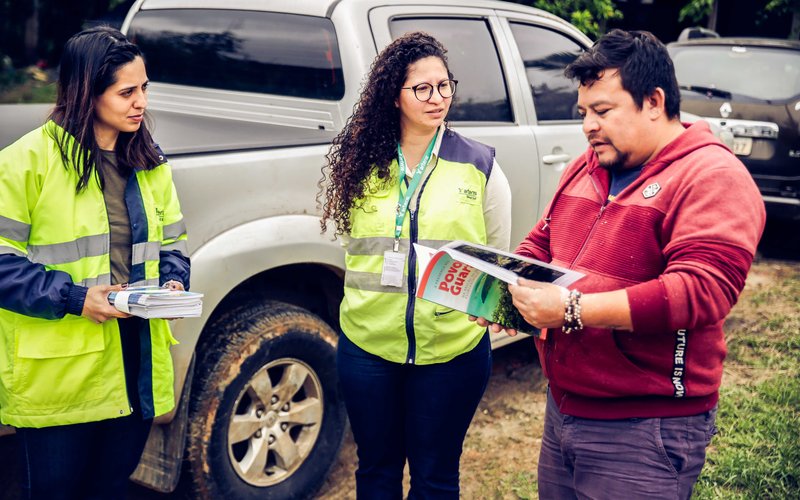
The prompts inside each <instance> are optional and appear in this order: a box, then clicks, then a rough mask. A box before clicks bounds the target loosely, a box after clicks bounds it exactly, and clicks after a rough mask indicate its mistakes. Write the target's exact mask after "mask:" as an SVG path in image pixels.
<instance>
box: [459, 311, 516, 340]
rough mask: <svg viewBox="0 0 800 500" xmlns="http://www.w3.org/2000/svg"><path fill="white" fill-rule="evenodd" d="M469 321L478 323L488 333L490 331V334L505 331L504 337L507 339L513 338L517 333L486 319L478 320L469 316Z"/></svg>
mask: <svg viewBox="0 0 800 500" xmlns="http://www.w3.org/2000/svg"><path fill="white" fill-rule="evenodd" d="M469 320H470V321H474V322H476V323H478V324H479V325H480V326H482V327H484V328H488V329H489V331H491V332H492V333H500V332H502V331H503V330H505V332H506V335H508V336H509V337H513V336H515V335H516V334H517V331H516V330H514V329H513V328H506V327H504V326H503V325H499V324H497V323H492V322H491V321H489V320H488V319H486V318H478V317H477V316H472V315H469Z"/></svg>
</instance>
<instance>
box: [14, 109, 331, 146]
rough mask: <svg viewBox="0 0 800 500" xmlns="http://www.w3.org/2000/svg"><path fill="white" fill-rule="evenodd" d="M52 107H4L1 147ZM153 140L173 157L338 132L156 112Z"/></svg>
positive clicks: (307, 140)
mask: <svg viewBox="0 0 800 500" xmlns="http://www.w3.org/2000/svg"><path fill="white" fill-rule="evenodd" d="M51 107H52V105H51V104H2V105H0V148H3V147H5V146H7V145H9V144H11V143H12V142H14V141H15V140H17V139H18V138H20V137H21V136H23V135H24V134H26V133H27V132H29V131H31V130H33V129H34V128H36V127H38V126H39V125H41V124H42V123H44V120H45V119H46V118H47V115H48V114H49V112H50V109H51ZM150 114H151V116H152V118H153V122H154V124H153V129H152V130H151V132H152V133H153V137H154V138H155V140H156V142H157V143H158V144H159V146H161V149H162V150H163V151H164V153H166V155H167V156H168V157H169V156H175V155H188V154H196V153H212V152H214V153H216V152H222V151H246V150H252V149H272V148H278V147H292V146H304V145H308V144H328V143H330V142H331V140H332V139H333V138H334V137H335V135H336V133H335V132H332V131H329V130H317V129H309V128H300V127H290V126H286V125H271V124H265V123H254V122H245V121H241V120H227V119H223V118H216V117H211V116H197V115H187V114H182V113H176V112H172V111H153V112H151V113H150Z"/></svg>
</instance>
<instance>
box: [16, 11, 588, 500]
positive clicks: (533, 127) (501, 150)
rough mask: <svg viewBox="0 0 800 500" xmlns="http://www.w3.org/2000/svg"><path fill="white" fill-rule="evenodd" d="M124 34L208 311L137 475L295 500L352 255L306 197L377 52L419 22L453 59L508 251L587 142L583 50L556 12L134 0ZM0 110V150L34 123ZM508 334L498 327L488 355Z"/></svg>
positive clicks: (315, 460) (459, 115)
mask: <svg viewBox="0 0 800 500" xmlns="http://www.w3.org/2000/svg"><path fill="white" fill-rule="evenodd" d="M122 29H123V31H125V32H126V33H127V34H128V36H129V37H130V38H131V39H132V40H133V41H134V42H135V43H137V44H138V45H139V46H140V47H141V48H142V50H143V52H144V54H145V57H146V60H147V71H148V76H149V77H150V80H151V82H152V85H151V87H150V94H149V100H150V101H149V108H150V110H151V111H152V112H153V113H152V114H153V116H154V119H155V128H154V136H155V137H156V140H157V141H158V142H159V144H160V145H161V147H162V149H163V150H164V151H165V153H166V154H167V157H168V159H169V161H170V163H171V165H172V167H173V170H174V178H175V183H176V185H177V189H178V192H179V196H180V200H181V204H182V208H183V212H184V215H185V220H186V224H187V227H188V231H189V250H190V252H191V259H192V287H193V289H195V290H197V291H201V292H203V293H204V294H205V299H204V314H203V316H202V317H201V318H197V319H184V320H180V321H176V322H174V323H173V325H172V326H173V330H174V335H175V337H176V338H178V339H179V340H180V345H178V346H176V347H175V348H173V357H174V360H175V375H176V377H175V388H176V391H175V392H176V395H177V397H178V398H179V405H178V407H177V409H176V410H175V411H174V412H173V413H172V414H170V415H168V416H166V417H162V418H161V419H159V421H158V424H159V425H156V426H155V427H154V430H153V432H152V433H151V435H150V440H149V442H148V445H147V449H146V451H145V454H144V456H143V458H142V461H141V463H140V465H139V468H138V469H137V471H136V473H135V474H134V477H133V478H134V480H135V481H137V482H139V483H142V484H145V485H147V486H149V487H151V488H153V489H155V490H159V491H163V492H168V491H172V490H173V489H175V487H176V485H177V482H178V478H179V475H180V474H179V472H180V469H181V465H182V463H183V459H184V458H185V459H186V462H185V463H184V465H185V466H186V467H188V471H187V472H188V474H187V476H188V477H190V478H191V482H192V483H193V484H192V488H193V490H194V493H195V495H196V496H197V497H201V498H225V497H228V498H239V499H244V498H304V497H307V496H309V495H312V494H313V493H314V492H315V491H316V490H317V489H318V488H319V486H320V485H321V484H322V481H323V480H324V478H325V475H326V473H327V471H328V469H329V468H330V466H331V464H332V463H333V461H334V460H335V458H336V455H337V453H338V449H339V446H340V444H341V440H342V436H343V433H344V429H345V425H346V416H345V412H344V408H343V404H342V401H341V399H340V397H339V394H338V388H337V385H338V383H337V378H336V371H335V366H334V362H335V348H334V346H335V344H336V340H337V332H338V320H337V318H338V307H339V302H340V300H341V297H342V279H343V276H344V270H343V266H344V252H343V249H342V248H341V245H340V243H339V241H336V240H333V239H332V238H331V236H330V235H324V234H320V229H319V216H318V211H317V206H316V200H315V196H316V193H317V182H318V180H319V179H320V177H321V174H320V169H321V167H322V166H323V164H324V155H325V153H326V152H327V151H328V148H329V145H330V141H331V139H332V138H333V137H334V136H335V134H336V133H337V131H338V130H340V129H341V127H342V126H343V124H344V123H345V121H346V119H347V118H348V116H349V115H350V114H351V112H352V109H353V105H354V104H355V102H356V99H357V98H358V95H359V91H360V89H361V85H362V82H363V81H364V76H365V74H366V73H367V71H368V69H369V66H370V63H371V62H372V60H373V59H374V57H375V56H376V54H377V53H378V51H379V50H380V49H381V48H383V47H384V46H386V45H387V44H388V43H389V42H390V41H391V40H392V39H393V38H394V37H397V36H399V35H400V34H403V33H405V32H408V31H415V30H424V31H427V32H429V33H431V34H433V35H434V36H436V37H437V38H438V39H439V40H440V41H442V42H443V43H444V45H445V46H446V47H447V48H448V49H449V53H448V57H449V62H450V67H451V69H452V71H453V73H454V74H455V75H456V78H458V80H459V93H458V96H457V99H456V101H455V103H454V105H453V108H452V110H451V112H450V116H449V119H450V122H451V124H452V126H453V127H454V128H456V129H457V130H458V131H459V132H461V133H462V134H464V135H466V136H469V137H472V138H474V139H477V140H479V141H481V142H484V143H487V144H490V145H492V146H494V147H495V148H496V149H497V159H498V162H499V163H500V165H501V166H502V168H503V171H504V172H505V174H506V175H507V177H508V179H509V182H510V184H511V189H512V195H513V232H512V244H516V242H518V241H519V240H521V239H522V238H523V236H524V235H525V234H526V233H527V231H528V230H529V229H530V228H531V227H532V225H533V224H534V223H535V221H536V220H537V218H538V217H539V215H540V214H541V212H542V211H543V209H544V205H545V204H546V203H547V201H548V200H549V198H550V196H551V194H552V192H553V191H554V188H555V186H556V183H557V182H558V179H559V176H560V175H561V172H562V170H563V169H564V168H565V166H566V165H567V163H568V162H569V161H570V160H572V159H573V158H575V157H576V156H578V155H579V154H580V153H581V152H582V151H583V150H584V148H585V147H586V141H585V139H584V136H583V134H582V133H581V122H580V119H579V117H578V115H577V114H576V109H575V103H576V99H577V91H576V87H575V85H574V84H573V83H572V82H570V81H568V80H566V79H565V78H564V76H563V74H562V71H563V68H564V66H565V65H566V64H567V63H569V62H570V61H572V60H573V59H574V58H575V57H576V56H577V55H578V54H580V52H581V51H583V50H584V49H585V48H586V47H587V46H588V45H589V44H590V43H591V42H590V40H589V39H588V38H587V37H586V36H585V35H583V34H582V33H581V32H579V31H578V30H577V29H575V28H574V27H572V26H571V25H569V24H568V23H566V22H564V21H563V20H561V19H559V18H557V17H555V16H553V15H550V14H548V13H545V12H543V11H540V10H536V9H532V8H527V7H522V6H519V5H515V4H512V3H506V2H496V1H467V0H426V1H425V2H420V1H419V0H393V1H388V0H294V1H291V2H287V1H279V0H275V1H272V0H195V1H189V0H139V1H137V2H136V3H135V4H134V6H133V7H132V9H131V11H130V13H129V14H128V16H127V18H126V20H125V22H124V25H123V28H122ZM36 109H38V111H37V112H36V113H28V115H27V116H28V120H27V122H26V120H24V119H21V118H20V119H17V118H15V117H14V115H13V113H18V112H19V110H18V109H12V108H10V107H9V108H5V107H0V113H1V114H0V116H1V117H2V118H0V124H1V127H0V147H2V146H4V145H6V144H8V142H10V141H11V140H12V139H13V138H15V137H18V136H20V135H22V133H23V132H25V131H27V130H30V129H32V128H33V127H34V126H36V123H35V122H34V121H32V120H31V119H30V118H31V117H35V119H36V121H38V122H39V123H41V120H42V119H43V118H44V116H45V114H46V112H45V111H44V110H43V109H41V108H36ZM509 339H510V338H508V337H505V336H502V335H501V336H496V337H495V338H494V339H493V340H494V345H495V346H497V345H500V344H501V343H503V342H508V341H509Z"/></svg>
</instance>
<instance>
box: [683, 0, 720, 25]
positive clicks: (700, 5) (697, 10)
mask: <svg viewBox="0 0 800 500" xmlns="http://www.w3.org/2000/svg"><path fill="white" fill-rule="evenodd" d="M713 3H714V0H690V1H689V3H687V4H686V5H685V6H684V7H683V8H682V9H681V10H680V12H679V13H678V21H679V22H681V23H682V22H684V21H686V20H687V19H688V20H691V21H692V22H693V23H696V24H699V23H700V22H701V21H703V20H704V19H706V18H707V17H708V15H709V14H710V13H711V7H712V5H713Z"/></svg>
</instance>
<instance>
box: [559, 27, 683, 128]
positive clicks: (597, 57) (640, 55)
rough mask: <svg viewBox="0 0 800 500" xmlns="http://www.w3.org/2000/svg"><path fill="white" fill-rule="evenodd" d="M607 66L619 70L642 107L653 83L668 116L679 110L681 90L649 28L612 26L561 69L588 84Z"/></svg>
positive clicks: (661, 45)
mask: <svg viewBox="0 0 800 500" xmlns="http://www.w3.org/2000/svg"><path fill="white" fill-rule="evenodd" d="M608 69H617V70H619V75H620V78H621V80H622V88H624V89H625V90H626V91H627V92H628V93H629V94H631V96H632V97H633V101H634V102H635V103H636V105H637V106H638V107H639V109H642V105H643V103H644V98H645V97H646V96H649V95H651V94H652V93H653V92H654V91H655V90H656V87H661V89H662V90H663V91H664V96H665V102H664V107H665V108H666V112H667V116H668V117H669V118H677V117H678V116H679V114H680V107H681V93H680V89H679V88H678V79H677V78H676V77H675V67H674V66H673V64H672V59H671V58H670V57H669V53H668V52H667V48H666V47H665V46H664V44H663V43H661V41H659V39H658V38H656V37H655V36H654V35H653V34H652V33H650V32H649V31H624V30H619V29H615V30H612V31H610V32H608V33H607V34H605V35H603V36H602V37H600V39H598V40H597V41H596V42H595V43H594V45H593V46H592V48H591V49H589V50H587V51H586V52H584V53H583V54H581V55H580V56H579V57H578V58H577V59H575V61H573V62H572V63H570V64H569V65H568V66H567V68H566V69H565V70H564V75H566V77H567V78H570V79H573V80H578V81H579V82H580V83H581V85H591V84H592V83H594V82H596V81H597V80H599V79H600V77H601V76H602V73H603V72H604V71H606V70H608Z"/></svg>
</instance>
